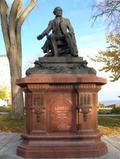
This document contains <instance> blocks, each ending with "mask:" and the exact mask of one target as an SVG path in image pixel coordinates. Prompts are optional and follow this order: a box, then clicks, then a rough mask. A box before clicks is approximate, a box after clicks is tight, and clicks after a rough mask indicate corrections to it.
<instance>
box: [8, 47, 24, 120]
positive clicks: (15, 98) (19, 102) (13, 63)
mask: <svg viewBox="0 0 120 159" xmlns="http://www.w3.org/2000/svg"><path fill="white" fill-rule="evenodd" d="M16 52H18V51H17V46H14V47H11V49H10V52H9V54H10V56H8V59H9V66H10V75H11V97H12V112H11V117H12V118H21V117H23V108H24V101H23V94H22V90H21V88H20V87H18V86H17V85H16V79H19V78H21V77H22V71H21V65H20V63H19V62H20V61H21V60H20V58H19V57H20V56H15V54H16ZM18 61H19V62H18Z"/></svg>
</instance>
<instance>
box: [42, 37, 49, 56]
mask: <svg viewBox="0 0 120 159" xmlns="http://www.w3.org/2000/svg"><path fill="white" fill-rule="evenodd" d="M41 49H42V50H43V52H44V53H48V52H49V40H48V39H47V40H46V41H45V44H44V45H43V46H42V48H41Z"/></svg>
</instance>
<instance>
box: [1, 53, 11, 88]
mask: <svg viewBox="0 0 120 159" xmlns="http://www.w3.org/2000/svg"><path fill="white" fill-rule="evenodd" d="M0 86H6V87H8V88H10V70H9V62H8V59H7V56H6V55H0Z"/></svg>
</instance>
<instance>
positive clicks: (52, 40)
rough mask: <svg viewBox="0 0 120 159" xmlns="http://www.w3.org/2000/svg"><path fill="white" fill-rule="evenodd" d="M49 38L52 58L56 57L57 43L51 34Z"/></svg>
mask: <svg viewBox="0 0 120 159" xmlns="http://www.w3.org/2000/svg"><path fill="white" fill-rule="evenodd" d="M49 38H50V40H51V45H52V50H53V53H54V56H58V48H57V43H56V36H55V35H54V34H51V35H50V37H49Z"/></svg>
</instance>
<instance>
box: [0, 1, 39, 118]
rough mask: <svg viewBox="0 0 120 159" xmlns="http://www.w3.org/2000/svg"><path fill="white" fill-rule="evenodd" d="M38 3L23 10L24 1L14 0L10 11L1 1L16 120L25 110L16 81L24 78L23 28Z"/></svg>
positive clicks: (30, 4) (13, 109) (0, 13)
mask: <svg viewBox="0 0 120 159" xmlns="http://www.w3.org/2000/svg"><path fill="white" fill-rule="evenodd" d="M36 2H37V0H30V3H29V4H28V6H27V7H26V8H25V9H24V10H22V7H21V6H22V3H23V2H22V0H14V1H13V4H12V7H11V9H10V10H9V7H8V5H7V2H6V0H0V16H1V26H2V32H3V37H4V42H5V46H6V52H7V57H8V60H9V66H10V75H11V93H12V94H11V96H12V100H11V101H12V114H11V115H12V117H14V118H16V117H17V118H20V117H22V116H23V109H24V102H23V94H22V90H21V88H19V87H18V86H17V85H16V79H19V78H21V77H22V46H21V26H22V24H23V22H24V20H25V19H26V17H27V15H28V14H29V13H30V12H31V10H32V9H33V8H34V7H35V5H36Z"/></svg>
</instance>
